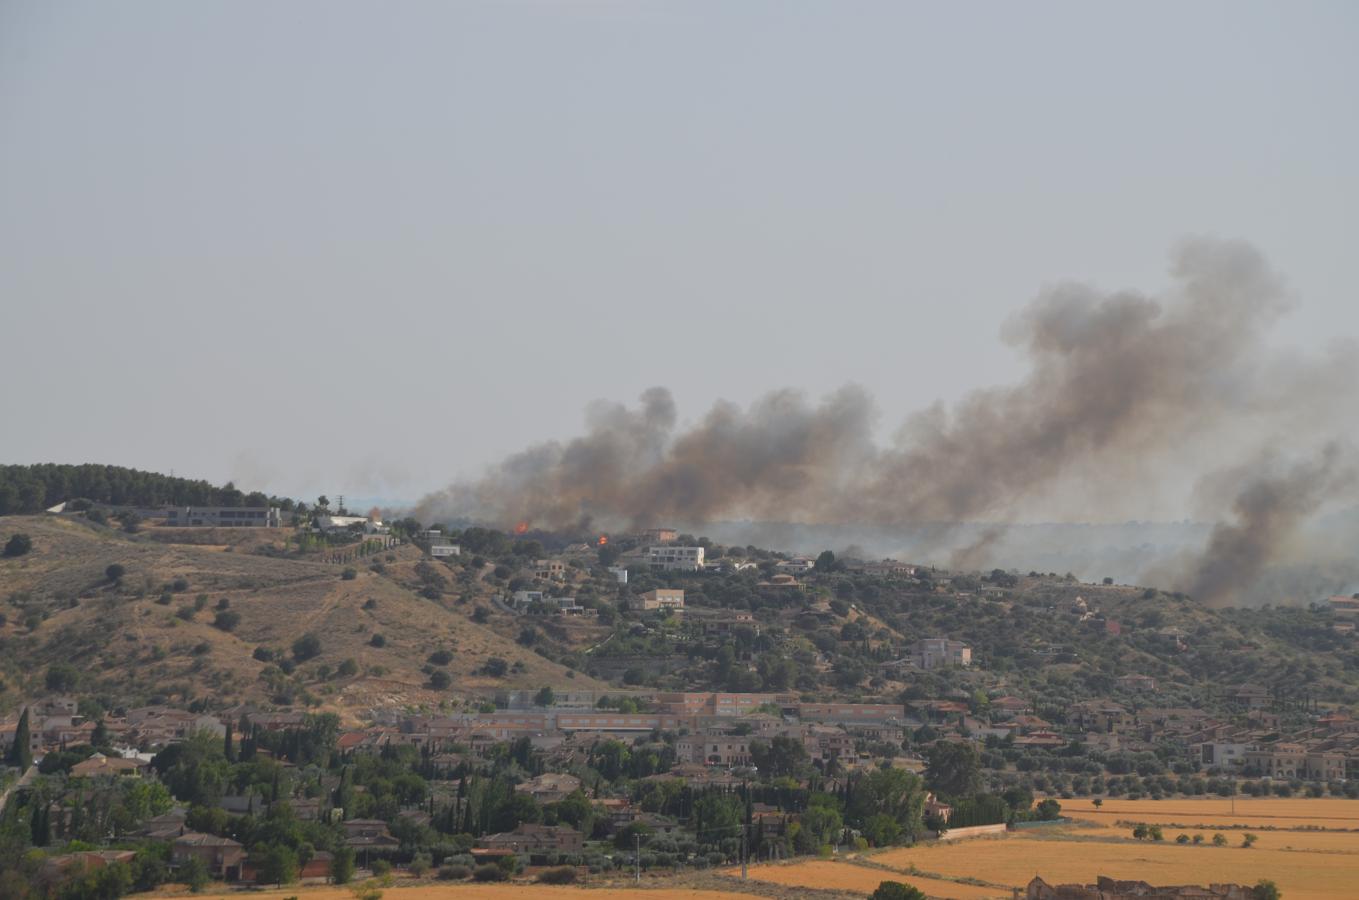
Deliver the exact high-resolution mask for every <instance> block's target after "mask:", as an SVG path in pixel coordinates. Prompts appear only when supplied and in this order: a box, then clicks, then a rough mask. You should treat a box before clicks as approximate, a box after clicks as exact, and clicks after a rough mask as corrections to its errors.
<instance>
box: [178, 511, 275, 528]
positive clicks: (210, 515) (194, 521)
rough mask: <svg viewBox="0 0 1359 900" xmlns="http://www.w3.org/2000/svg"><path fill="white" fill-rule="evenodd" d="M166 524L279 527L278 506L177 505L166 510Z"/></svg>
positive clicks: (216, 526)
mask: <svg viewBox="0 0 1359 900" xmlns="http://www.w3.org/2000/svg"><path fill="white" fill-rule="evenodd" d="M165 524H166V525H170V526H175V527H187V526H193V527H203V528H278V527H279V526H280V525H281V524H282V518H281V516H280V515H279V511H278V507H276V506H230V507H228V506H176V507H171V508H169V509H167V510H166V511H165Z"/></svg>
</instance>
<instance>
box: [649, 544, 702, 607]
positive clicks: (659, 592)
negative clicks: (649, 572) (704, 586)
mask: <svg viewBox="0 0 1359 900" xmlns="http://www.w3.org/2000/svg"><path fill="white" fill-rule="evenodd" d="M699 549H700V550H701V549H702V548H699ZM641 600H642V609H645V610H653V609H684V591H682V590H678V589H676V588H657V589H656V590H654V591H647V592H646V593H645V594H643V595H642V597H641Z"/></svg>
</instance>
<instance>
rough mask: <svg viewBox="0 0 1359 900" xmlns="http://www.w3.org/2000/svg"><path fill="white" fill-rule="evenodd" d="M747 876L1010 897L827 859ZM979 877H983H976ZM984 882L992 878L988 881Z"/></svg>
mask: <svg viewBox="0 0 1359 900" xmlns="http://www.w3.org/2000/svg"><path fill="white" fill-rule="evenodd" d="M974 845H975V844H974ZM881 859H882V857H880V856H877V857H872V860H873V861H874V862H879V861H881ZM727 872H728V874H739V872H740V870H739V869H729V870H727ZM750 877H751V878H753V879H757V880H759V881H767V882H770V883H771V884H780V885H788V886H790V887H810V888H825V889H829V890H842V891H860V892H862V893H864V894H869V893H872V892H873V890H874V889H875V888H877V886H878V885H879V884H881V883H882V882H884V881H900V882H904V883H906V884H910V885H913V886H915V887H917V888H919V889H920V890H922V891H924V892H925V893H926V894H928V895H929V896H931V897H940V898H949V900H988V898H992V897H1008V896H1009V894H1010V892H1009V891H1006V890H1000V889H998V888H988V887H978V886H976V885H970V884H957V883H955V882H951V881H944V880H942V879H937V878H922V877H919V876H915V875H906V874H900V873H892V872H888V871H886V870H884V869H879V868H876V867H870V866H860V865H855V864H854V863H852V862H832V861H829V860H809V861H807V862H798V863H788V864H783V865H764V866H751V867H750ZM978 877H984V876H980V875H979V876H978ZM987 880H992V879H990V878H988V879H987Z"/></svg>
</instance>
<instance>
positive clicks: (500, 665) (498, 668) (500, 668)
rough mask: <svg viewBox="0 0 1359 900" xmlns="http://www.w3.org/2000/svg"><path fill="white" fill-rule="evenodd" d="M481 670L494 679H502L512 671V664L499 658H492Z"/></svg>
mask: <svg viewBox="0 0 1359 900" xmlns="http://www.w3.org/2000/svg"><path fill="white" fill-rule="evenodd" d="M481 670H482V671H483V672H485V673H486V674H487V675H490V676H491V677H492V678H500V677H502V676H503V675H504V674H505V673H506V672H508V671H509V670H510V664H509V663H507V662H505V660H503V659H501V658H500V657H498V656H492V657H491V658H490V659H488V660H486V664H485V665H483V666H482V667H481Z"/></svg>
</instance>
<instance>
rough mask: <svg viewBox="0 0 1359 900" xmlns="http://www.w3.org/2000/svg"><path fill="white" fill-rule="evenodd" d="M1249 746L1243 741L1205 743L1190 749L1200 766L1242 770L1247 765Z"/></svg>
mask: <svg viewBox="0 0 1359 900" xmlns="http://www.w3.org/2000/svg"><path fill="white" fill-rule="evenodd" d="M1249 748H1250V745H1249V744H1246V743H1243V742H1241V741H1204V742H1203V743H1202V744H1198V745H1195V746H1194V747H1191V748H1190V749H1191V750H1192V751H1193V752H1194V756H1195V758H1196V759H1197V760H1198V761H1199V764H1200V765H1204V766H1208V767H1209V768H1214V769H1230V770H1236V769H1240V768H1241V767H1242V766H1244V765H1245V764H1246V751H1247V750H1248V749H1249Z"/></svg>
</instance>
